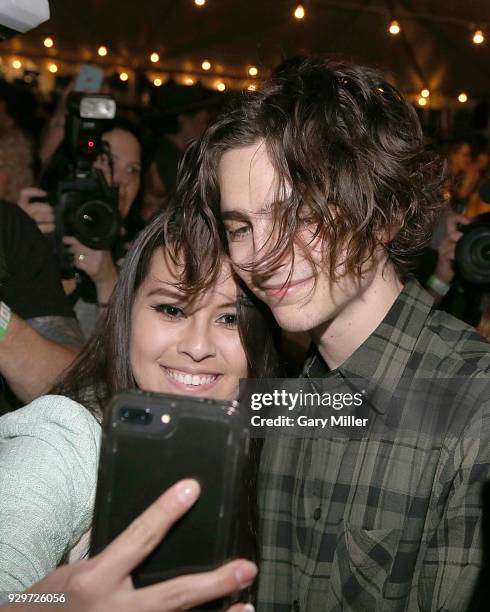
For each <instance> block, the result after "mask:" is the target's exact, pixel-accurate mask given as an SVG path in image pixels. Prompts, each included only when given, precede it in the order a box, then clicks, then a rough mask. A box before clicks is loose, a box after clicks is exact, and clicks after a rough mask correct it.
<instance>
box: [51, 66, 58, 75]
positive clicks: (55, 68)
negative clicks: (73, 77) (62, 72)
mask: <svg viewBox="0 0 490 612" xmlns="http://www.w3.org/2000/svg"><path fill="white" fill-rule="evenodd" d="M49 72H52V73H53V74H54V73H55V72H58V66H57V65H56V64H49Z"/></svg>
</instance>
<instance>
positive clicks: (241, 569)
mask: <svg viewBox="0 0 490 612" xmlns="http://www.w3.org/2000/svg"><path fill="white" fill-rule="evenodd" d="M256 575H257V566H256V565H255V563H251V562H250V561H242V562H241V563H240V565H238V567H237V568H236V569H235V576H236V579H237V580H238V583H239V585H240V588H242V589H245V588H246V587H248V586H250V585H251V584H252V582H253V581H254V578H255V576H256Z"/></svg>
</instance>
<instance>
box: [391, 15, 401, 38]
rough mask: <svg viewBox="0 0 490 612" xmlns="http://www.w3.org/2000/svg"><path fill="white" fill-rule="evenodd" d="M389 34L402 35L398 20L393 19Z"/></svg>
mask: <svg viewBox="0 0 490 612" xmlns="http://www.w3.org/2000/svg"><path fill="white" fill-rule="evenodd" d="M388 32H389V33H390V34H392V35H393V36H396V35H397V34H400V32H401V28H400V24H399V23H398V21H397V20H396V19H393V21H392V22H391V23H390V27H389V28H388Z"/></svg>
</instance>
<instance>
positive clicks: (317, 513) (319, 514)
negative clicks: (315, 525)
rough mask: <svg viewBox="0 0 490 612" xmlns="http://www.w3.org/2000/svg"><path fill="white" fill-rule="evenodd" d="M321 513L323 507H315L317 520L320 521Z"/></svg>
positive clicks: (314, 513)
mask: <svg viewBox="0 0 490 612" xmlns="http://www.w3.org/2000/svg"><path fill="white" fill-rule="evenodd" d="M321 515H322V509H321V508H320V507H318V508H315V511H314V512H313V518H314V519H315V521H318V519H319V518H320V517H321Z"/></svg>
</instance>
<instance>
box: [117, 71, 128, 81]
mask: <svg viewBox="0 0 490 612" xmlns="http://www.w3.org/2000/svg"><path fill="white" fill-rule="evenodd" d="M119 78H120V79H121V81H127V80H128V79H129V74H128V73H127V72H121V74H120V75H119Z"/></svg>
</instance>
